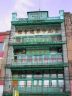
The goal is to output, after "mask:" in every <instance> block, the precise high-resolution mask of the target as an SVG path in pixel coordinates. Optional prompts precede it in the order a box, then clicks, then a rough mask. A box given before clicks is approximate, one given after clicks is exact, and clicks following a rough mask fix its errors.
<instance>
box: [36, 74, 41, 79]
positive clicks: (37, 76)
mask: <svg viewBox="0 0 72 96" xmlns="http://www.w3.org/2000/svg"><path fill="white" fill-rule="evenodd" d="M34 78H36V79H37V78H42V75H34Z"/></svg>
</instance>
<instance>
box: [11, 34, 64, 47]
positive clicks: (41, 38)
mask: <svg viewBox="0 0 72 96" xmlns="http://www.w3.org/2000/svg"><path fill="white" fill-rule="evenodd" d="M64 43H65V42H64V41H62V37H61V34H57V35H56V34H54V35H34V36H22V35H21V36H16V37H14V39H10V44H12V45H32V44H49V45H50V44H55V45H56V44H64Z"/></svg>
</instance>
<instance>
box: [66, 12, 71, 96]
mask: <svg viewBox="0 0 72 96" xmlns="http://www.w3.org/2000/svg"><path fill="white" fill-rule="evenodd" d="M65 30H66V38H67V52H68V56H67V57H68V64H69V77H70V78H69V79H70V91H71V95H70V96H72V14H71V13H69V12H66V13H65Z"/></svg>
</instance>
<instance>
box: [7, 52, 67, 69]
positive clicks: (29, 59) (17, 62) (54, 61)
mask: <svg viewBox="0 0 72 96" xmlns="http://www.w3.org/2000/svg"><path fill="white" fill-rule="evenodd" d="M14 58H15V59H13V60H11V64H8V65H7V66H10V67H15V68H17V67H21V68H22V67H38V66H39V67H46V66H47V67H63V66H66V64H64V62H63V59H62V54H61V53H59V54H49V55H41V56H32V55H24V54H23V55H15V56H14Z"/></svg>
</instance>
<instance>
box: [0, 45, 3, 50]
mask: <svg viewBox="0 0 72 96" xmlns="http://www.w3.org/2000/svg"><path fill="white" fill-rule="evenodd" d="M2 50H3V43H0V51H2Z"/></svg>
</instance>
